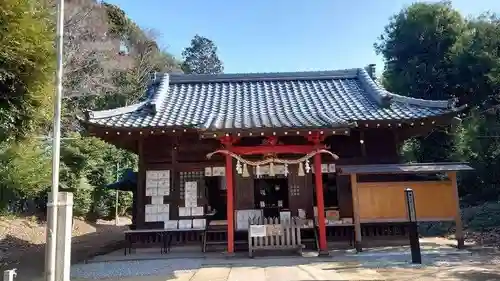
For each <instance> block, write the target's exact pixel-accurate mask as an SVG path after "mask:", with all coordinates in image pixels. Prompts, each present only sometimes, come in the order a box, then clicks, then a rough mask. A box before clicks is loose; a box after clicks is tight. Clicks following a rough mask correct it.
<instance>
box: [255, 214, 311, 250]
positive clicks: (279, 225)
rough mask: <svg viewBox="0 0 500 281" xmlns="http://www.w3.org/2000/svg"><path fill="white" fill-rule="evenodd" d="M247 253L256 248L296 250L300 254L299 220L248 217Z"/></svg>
mask: <svg viewBox="0 0 500 281" xmlns="http://www.w3.org/2000/svg"><path fill="white" fill-rule="evenodd" d="M248 224H249V229H248V255H249V257H253V254H254V252H255V251H256V250H297V251H298V253H299V254H302V248H303V247H304V246H303V245H302V241H301V235H300V229H301V225H302V224H301V220H300V219H299V218H292V219H291V221H283V222H280V220H279V218H255V219H249V223H248Z"/></svg>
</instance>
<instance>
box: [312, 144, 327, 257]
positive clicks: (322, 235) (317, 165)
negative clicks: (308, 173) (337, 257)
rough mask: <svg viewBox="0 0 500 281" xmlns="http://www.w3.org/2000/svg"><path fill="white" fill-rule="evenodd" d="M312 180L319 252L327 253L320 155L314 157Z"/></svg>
mask: <svg viewBox="0 0 500 281" xmlns="http://www.w3.org/2000/svg"><path fill="white" fill-rule="evenodd" d="M314 179H315V185H316V204H317V207H318V228H319V252H320V254H321V253H323V254H325V253H327V252H328V249H327V244H326V226H325V200H324V198H323V176H322V173H321V154H319V153H318V154H316V155H314Z"/></svg>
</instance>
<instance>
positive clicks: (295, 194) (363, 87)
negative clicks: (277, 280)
mask: <svg viewBox="0 0 500 281" xmlns="http://www.w3.org/2000/svg"><path fill="white" fill-rule="evenodd" d="M374 73H375V70H374V66H373V65H370V66H368V67H366V68H358V69H347V70H337V71H315V72H291V73H263V74H253V73H252V74H216V75H195V74H191V75H185V74H155V75H153V76H154V77H152V78H151V82H150V85H149V87H148V90H147V92H146V93H145V95H144V98H143V100H142V101H141V102H138V103H137V104H134V105H130V106H126V107H121V108H116V109H110V110H104V111H88V112H86V114H85V117H84V118H83V119H82V122H83V124H84V125H85V127H86V128H87V130H88V132H89V133H90V135H93V136H96V137H98V138H101V139H103V140H105V141H106V142H109V143H111V144H114V145H116V146H117V147H119V148H123V149H126V150H129V151H132V152H134V153H136V154H138V156H139V168H138V174H137V184H136V188H135V190H134V201H135V207H134V214H133V217H134V219H133V228H134V229H182V230H183V231H180V232H179V233H178V235H177V236H176V238H175V241H174V242H175V243H177V244H178V245H184V244H190V243H198V241H199V239H200V238H199V236H198V232H197V231H195V230H200V229H203V231H204V234H205V236H204V238H203V239H204V243H205V244H206V245H204V247H208V248H209V247H211V246H214V247H217V245H219V246H218V247H222V248H223V249H224V250H225V251H227V252H228V253H233V252H234V251H235V250H238V249H239V248H238V247H239V245H243V244H245V243H247V242H246V241H247V235H248V234H247V232H248V224H249V219H250V220H251V219H252V218H255V217H279V218H281V219H284V218H290V217H299V218H301V219H303V220H304V221H305V224H306V225H308V227H304V232H307V231H310V233H309V234H308V233H304V234H303V241H304V243H310V246H311V247H313V248H317V249H318V250H319V251H320V252H325V251H328V250H329V249H331V248H335V247H337V246H338V247H341V246H342V245H344V246H347V247H351V246H352V247H356V248H357V249H358V250H361V248H362V247H364V246H365V245H366V246H368V245H370V244H371V243H384V241H385V242H390V241H392V240H397V239H399V238H402V239H405V238H404V237H405V235H406V234H405V233H406V229H405V223H406V222H407V221H408V215H407V208H406V204H405V199H404V190H405V189H406V188H411V189H412V190H413V191H414V193H415V204H416V213H417V218H418V220H419V221H420V222H430V221H454V222H455V223H456V238H457V240H458V245H459V246H461V245H463V239H464V237H463V233H462V227H461V225H462V223H461V219H460V209H459V203H458V198H459V197H458V191H457V179H456V173H457V171H462V170H471V168H470V167H469V166H468V165H466V164H464V163H412V164H403V163H400V157H399V150H400V148H401V145H402V143H403V141H405V140H407V139H408V138H410V137H414V136H419V135H427V134H429V133H430V132H432V130H434V129H436V128H439V127H447V126H450V125H451V124H452V123H453V120H454V118H456V116H457V114H459V113H460V111H461V110H463V108H464V107H463V106H461V107H458V106H456V104H455V101H453V100H439V101H438V100H423V99H415V98H409V97H405V96H400V95H396V94H392V93H390V92H388V91H386V90H384V89H383V88H382V87H381V86H379V85H378V84H377V83H376V82H375V79H374Z"/></svg>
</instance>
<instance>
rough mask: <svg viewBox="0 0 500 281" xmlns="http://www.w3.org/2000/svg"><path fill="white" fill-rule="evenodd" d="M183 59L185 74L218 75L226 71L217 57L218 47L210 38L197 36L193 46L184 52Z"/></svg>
mask: <svg viewBox="0 0 500 281" xmlns="http://www.w3.org/2000/svg"><path fill="white" fill-rule="evenodd" d="M182 57H183V59H184V61H183V63H182V65H181V68H182V71H184V73H195V74H217V73H222V72H223V71H224V66H223V65H222V61H221V60H220V59H219V57H218V55H217V46H216V45H215V43H214V42H213V41H212V40H210V39H208V38H205V37H202V36H199V35H195V36H194V38H193V39H192V40H191V45H190V46H189V47H187V48H186V49H184V51H183V52H182Z"/></svg>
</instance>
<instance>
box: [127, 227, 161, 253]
mask: <svg viewBox="0 0 500 281" xmlns="http://www.w3.org/2000/svg"><path fill="white" fill-rule="evenodd" d="M166 232H167V230H166V229H133V230H132V229H130V230H125V231H124V232H123V233H124V234H125V241H126V242H127V247H125V251H124V255H125V256H126V255H127V251H128V253H129V254H131V253H132V245H133V243H134V242H137V241H138V240H141V239H140V238H139V237H140V236H143V235H154V236H155V238H157V239H158V240H159V241H160V242H162V248H161V250H160V253H161V254H163V253H164V252H166V250H167V239H166Z"/></svg>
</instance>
